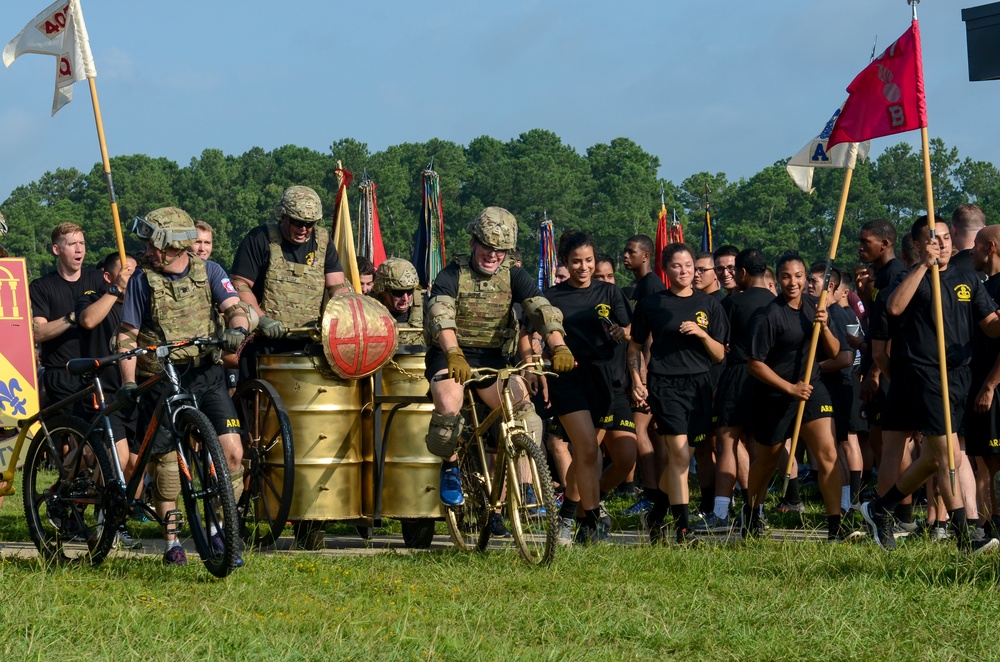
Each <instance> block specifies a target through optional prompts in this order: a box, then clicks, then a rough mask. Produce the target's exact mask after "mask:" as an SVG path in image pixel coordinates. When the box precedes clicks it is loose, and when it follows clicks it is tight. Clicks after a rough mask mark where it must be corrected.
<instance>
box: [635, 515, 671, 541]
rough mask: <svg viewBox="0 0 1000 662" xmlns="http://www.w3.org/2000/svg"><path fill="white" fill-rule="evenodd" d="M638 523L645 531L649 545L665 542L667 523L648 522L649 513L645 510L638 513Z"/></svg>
mask: <svg viewBox="0 0 1000 662" xmlns="http://www.w3.org/2000/svg"><path fill="white" fill-rule="evenodd" d="M639 524H640V526H641V527H642V530H643V531H645V533H646V537H647V539H648V540H649V544H650V545H659V544H661V543H663V542H666V537H667V525H666V524H665V523H664V522H650V521H649V513H648V512H645V513H642V514H640V515H639Z"/></svg>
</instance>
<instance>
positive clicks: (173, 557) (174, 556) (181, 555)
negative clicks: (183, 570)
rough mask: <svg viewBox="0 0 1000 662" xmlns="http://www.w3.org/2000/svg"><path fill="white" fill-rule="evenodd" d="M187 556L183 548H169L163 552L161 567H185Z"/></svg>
mask: <svg viewBox="0 0 1000 662" xmlns="http://www.w3.org/2000/svg"><path fill="white" fill-rule="evenodd" d="M187 564H188V555H187V552H185V551H184V548H183V547H171V548H170V549H168V550H167V551H165V552H163V565H187Z"/></svg>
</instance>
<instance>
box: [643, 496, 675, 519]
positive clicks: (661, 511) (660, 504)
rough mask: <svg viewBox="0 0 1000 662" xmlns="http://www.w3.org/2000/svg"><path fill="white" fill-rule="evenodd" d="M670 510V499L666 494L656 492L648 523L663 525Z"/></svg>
mask: <svg viewBox="0 0 1000 662" xmlns="http://www.w3.org/2000/svg"><path fill="white" fill-rule="evenodd" d="M669 510H670V497H669V496H667V493H666V492H661V491H660V490H656V494H654V495H653V507H652V508H650V510H649V515H648V516H647V517H646V521H648V522H655V523H657V524H662V523H663V520H664V518H665V517H666V516H667V512H668V511H669Z"/></svg>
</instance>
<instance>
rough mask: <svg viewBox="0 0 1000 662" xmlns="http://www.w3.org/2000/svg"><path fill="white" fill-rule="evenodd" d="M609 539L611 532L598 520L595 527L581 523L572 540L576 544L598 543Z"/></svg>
mask: <svg viewBox="0 0 1000 662" xmlns="http://www.w3.org/2000/svg"><path fill="white" fill-rule="evenodd" d="M610 540H611V534H610V533H609V532H608V527H606V526H604V525H603V524H602V523H600V522H598V523H597V526H596V527H591V526H587V525H586V524H581V525H580V527H579V528H578V529H577V530H576V538H575V539H574V541H573V542H575V543H576V544H578V545H599V544H601V543H605V542H609V541H610Z"/></svg>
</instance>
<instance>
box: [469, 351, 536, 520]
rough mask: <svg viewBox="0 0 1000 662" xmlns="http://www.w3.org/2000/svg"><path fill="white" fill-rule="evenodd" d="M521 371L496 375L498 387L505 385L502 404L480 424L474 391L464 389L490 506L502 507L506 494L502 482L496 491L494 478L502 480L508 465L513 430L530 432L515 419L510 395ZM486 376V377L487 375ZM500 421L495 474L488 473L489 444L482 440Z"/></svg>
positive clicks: (503, 369)
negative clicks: (487, 452)
mask: <svg viewBox="0 0 1000 662" xmlns="http://www.w3.org/2000/svg"><path fill="white" fill-rule="evenodd" d="M518 372H520V369H514V368H501V369H500V370H498V371H497V372H496V377H497V384H501V383H502V384H503V389H502V390H501V392H500V405H499V406H498V407H496V408H495V409H493V410H491V411H490V413H489V414H487V415H486V418H484V419H483V420H482V421H481V422H480V421H479V412H478V411H477V409H476V402H475V398H474V396H473V394H472V389H470V388H466V390H465V402H466V406H468V408H469V412H470V414H469V415H470V417H471V419H472V438H473V440H474V441H475V445H476V452H477V453H478V454H479V462H480V465H479V466H481V467H482V468H483V478H484V479H485V481H486V489H487V491H489V493H490V501H491V502H492V503H491V506H493V507H494V508H496V507H498V506H499V505H500V500H501V496H502V495H503V481H502V480H500V481H496V482H498V483H499V489H498V490H495V491H494V489H493V485H494V482H495V481H494V480H493V479H494V478H501V477H502V476H503V473H502V471H503V469H501V467H502V466H504V465H505V463H506V458H507V456H508V455H509V454H510V451H511V450H512V449H511V448H508V447H509V446H510V442H509V439H510V437H509V433H510V432H511V431H512V430H514V429H520V430H524V432H526V433H527V432H528V430H527V428H525V427H524V426H523V425H522V424H520V423H518V422H516V421H515V420H514V404H513V401H512V398H511V392H510V378H511V377H512V376H513V375H514V374H515V373H518ZM484 377H485V376H484ZM498 418H499V419H500V435H499V437H500V438H499V439H498V440H497V458H496V466H495V467H494V469H493V472H492V473H491V472H489V471H487V467H488V466H489V464H487V462H486V444H485V443H483V439H484V438H485V437H486V435H487V434H488V433H489V430H490V427H491V426H492V425H493V423H495V422H496V420H497V419H498Z"/></svg>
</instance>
